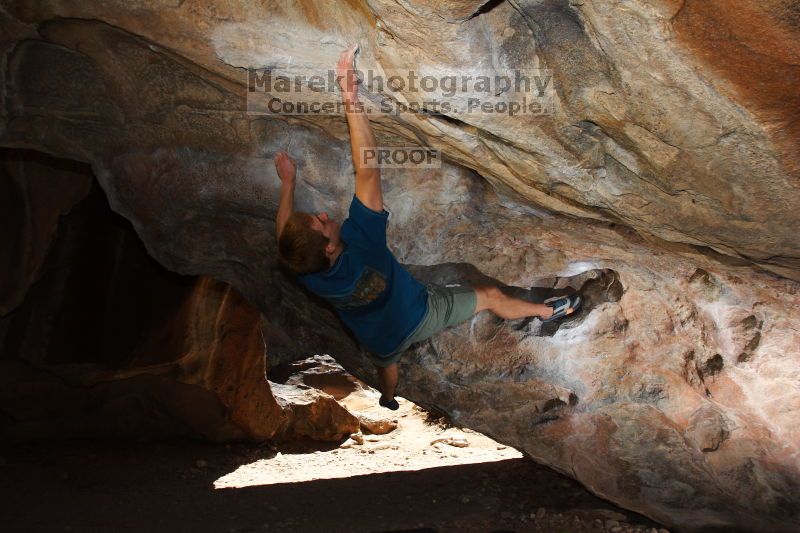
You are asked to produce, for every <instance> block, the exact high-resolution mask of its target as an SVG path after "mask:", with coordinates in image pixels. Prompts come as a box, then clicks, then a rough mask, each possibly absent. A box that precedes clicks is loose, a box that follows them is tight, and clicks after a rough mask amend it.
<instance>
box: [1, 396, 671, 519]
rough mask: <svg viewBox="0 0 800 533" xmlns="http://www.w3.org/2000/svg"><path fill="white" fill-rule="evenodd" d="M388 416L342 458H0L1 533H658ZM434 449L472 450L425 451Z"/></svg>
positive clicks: (311, 453) (550, 478) (125, 451)
mask: <svg viewBox="0 0 800 533" xmlns="http://www.w3.org/2000/svg"><path fill="white" fill-rule="evenodd" d="M363 409H365V410H368V409H370V408H369V407H366V406H364V407H363ZM377 409H379V408H377ZM381 411H384V410H381ZM381 411H377V412H381ZM381 414H383V413H381ZM396 417H397V420H398V423H399V425H398V428H397V429H396V430H395V431H394V432H392V433H389V434H387V435H382V436H373V437H372V438H371V437H370V435H364V438H365V440H364V444H363V445H353V446H352V447H350V448H337V447H336V445H335V444H332V445H326V446H320V445H319V443H313V442H298V443H293V444H291V445H286V446H281V447H279V448H273V447H270V446H256V445H246V444H235V445H213V444H207V443H197V442H189V441H172V442H161V443H150V444H123V443H119V442H70V443H65V444H57V443H52V444H38V445H26V446H15V447H8V446H6V447H0V479H2V488H1V489H0V490H1V491H2V492H1V493H0V516H2V528H0V529H1V530H2V531H8V532H23V531H31V532H60V531H65V532H84V531H92V532H109V531H123V532H128V531H130V532H139V531H141V532H151V531H156V532H161V531H164V532H177V531H198V532H205V531H214V532H217V531H219V532H256V531H274V532H314V533H318V532H333V533H335V532H342V533H344V532H347V533H351V532H390V531H391V532H401V531H406V532H411V531H417V532H420V533H422V532H442V533H445V532H446V533H449V532H462V531H463V532H490V531H491V532H500V531H517V532H520V533H522V532H534V531H535V532H554V533H562V532H570V533H571V532H575V533H579V532H600V531H611V532H614V533H616V532H622V531H642V532H648V533H653V532H657V531H659V529H658V528H659V526H658V525H657V524H654V523H652V522H649V521H648V520H647V519H645V518H643V517H641V516H638V515H635V514H633V513H629V512H626V511H622V510H621V509H618V508H615V507H614V506H612V505H610V504H609V503H607V502H605V501H603V500H600V499H597V498H595V497H594V496H592V495H591V494H589V493H588V492H587V491H585V490H584V489H583V488H582V487H581V486H580V485H578V484H577V483H575V482H573V481H571V480H570V479H568V478H565V477H563V476H560V475H558V474H556V473H555V472H553V471H551V470H549V469H547V468H545V467H542V466H539V465H537V464H536V463H534V462H532V461H529V460H527V459H524V458H522V457H520V455H519V454H518V452H516V451H515V450H512V449H509V448H505V447H503V446H501V445H498V444H497V443H495V442H494V441H492V440H491V439H489V438H487V437H485V436H483V435H479V434H476V433H473V432H470V431H463V430H459V429H456V428H452V427H447V425H446V424H442V423H440V422H439V421H431V420H430V419H429V418H428V417H427V415H426V413H424V412H423V411H421V410H419V409H418V408H416V407H415V406H413V405H412V404H410V403H408V402H402V407H401V410H400V411H398V412H397V414H396ZM440 438H445V439H446V438H455V439H461V440H458V441H452V442H456V443H461V444H463V442H464V441H466V442H467V443H468V446H467V447H458V446H452V445H449V444H444V443H439V444H434V445H431V442H433V441H435V440H437V439H440ZM480 461H484V462H480ZM486 461H488V462H486ZM660 531H661V532H662V533H663V532H664V531H665V530H663V529H662V530H660Z"/></svg>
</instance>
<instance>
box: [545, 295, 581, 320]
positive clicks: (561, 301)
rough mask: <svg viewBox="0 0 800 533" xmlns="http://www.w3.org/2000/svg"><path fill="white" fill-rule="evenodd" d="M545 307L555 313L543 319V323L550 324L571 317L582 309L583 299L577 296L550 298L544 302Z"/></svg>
mask: <svg viewBox="0 0 800 533" xmlns="http://www.w3.org/2000/svg"><path fill="white" fill-rule="evenodd" d="M544 303H545V305H547V306H549V307H552V308H553V312H552V314H551V315H550V316H549V317H547V318H542V322H550V321H552V320H556V319H558V318H561V317H565V316H567V315H571V314H572V313H574V312H575V311H577V310H578V309H580V307H581V297H580V296H579V295H577V294H573V295H571V296H562V297H560V298H549V299H547V300H545V301H544Z"/></svg>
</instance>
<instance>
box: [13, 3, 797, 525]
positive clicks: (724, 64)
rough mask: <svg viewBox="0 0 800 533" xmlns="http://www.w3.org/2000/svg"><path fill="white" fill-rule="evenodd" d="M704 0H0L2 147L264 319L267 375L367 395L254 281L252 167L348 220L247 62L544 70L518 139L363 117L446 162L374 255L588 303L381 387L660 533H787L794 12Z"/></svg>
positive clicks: (330, 328) (440, 275)
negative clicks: (313, 361)
mask: <svg viewBox="0 0 800 533" xmlns="http://www.w3.org/2000/svg"><path fill="white" fill-rule="evenodd" d="M722 4H723V3H721V2H700V1H697V0H687V1H684V2H673V1H671V0H659V1H656V2H645V1H644V0H595V1H584V2H567V1H566V0H543V1H533V0H513V1H509V2H488V3H485V2H480V1H475V2H470V1H458V2H455V1H452V2H428V1H421V0H409V1H404V2H401V3H396V2H390V1H384V0H366V1H364V2H359V1H353V2H347V3H342V2H314V3H311V2H297V3H295V4H289V3H278V2H276V3H274V4H269V5H263V4H249V3H244V2H242V3H238V2H219V1H216V0H206V1H204V2H195V3H177V4H163V5H159V6H158V7H148V6H145V5H143V4H139V3H136V4H130V3H127V2H104V3H96V4H87V3H82V2H73V1H60V2H41V3H37V4H35V5H28V4H24V3H16V2H5V3H3V4H2V5H3V8H2V9H1V10H0V22H1V23H2V27H3V35H4V36H6V37H5V38H4V40H3V41H2V43H0V46H2V47H3V51H4V55H3V69H2V72H3V80H2V83H3V87H4V91H3V94H2V111H0V113H2V115H0V116H2V123H0V144H2V145H4V146H17V147H21V146H24V147H32V148H36V149H38V150H41V151H45V152H47V153H51V154H54V155H58V156H61V157H68V158H71V159H75V160H79V161H84V162H88V163H90V164H91V165H92V168H93V169H94V172H95V173H96V175H97V176H98V177H99V179H100V182H101V184H102V186H103V189H104V190H105V192H106V194H107V195H108V197H109V200H110V202H111V204H112V206H113V208H114V209H115V210H117V211H118V212H119V213H121V214H123V215H124V216H125V217H126V218H128V219H129V220H131V221H132V223H133V224H134V227H135V228H136V230H137V232H138V233H139V235H140V236H141V237H142V239H143V240H144V242H145V243H146V245H147V247H148V251H149V252H150V253H151V254H152V255H153V256H154V257H155V258H156V259H158V260H159V261H160V262H161V263H162V264H164V265H165V266H167V267H168V268H170V269H172V270H175V271H178V272H181V273H191V274H202V275H206V276H211V277H213V278H216V279H218V280H221V281H224V282H227V283H230V284H231V285H233V286H234V287H235V288H236V289H237V290H238V291H239V292H240V293H241V294H244V295H246V297H247V299H248V300H249V301H251V302H254V303H256V304H257V305H258V307H259V310H260V311H261V312H262V315H263V318H264V320H263V323H262V326H261V327H262V335H263V338H264V341H265V343H266V346H267V358H268V362H269V364H270V365H272V364H275V363H278V362H280V361H288V360H291V359H293V358H295V357H299V356H303V357H306V356H308V355H309V354H314V353H330V354H331V355H333V356H334V357H335V358H336V359H337V360H338V361H339V362H341V363H342V364H343V365H344V366H345V368H347V369H348V370H350V371H352V372H354V373H355V374H356V375H358V376H360V377H364V378H365V379H367V380H374V378H373V375H372V370H371V368H370V366H369V363H368V360H367V359H366V357H365V356H364V354H362V353H360V352H359V350H358V348H357V346H356V344H355V343H354V341H353V340H352V338H351V337H349V336H348V335H347V334H345V333H343V332H342V329H341V325H340V324H339V323H338V321H337V320H336V319H335V317H334V315H333V314H332V313H331V311H330V310H329V309H327V308H326V307H324V306H322V305H321V304H320V302H318V301H316V300H314V299H312V298H309V296H308V295H307V294H305V293H304V292H303V291H301V290H300V289H299V288H298V287H297V286H296V285H295V284H293V283H292V281H291V280H289V279H288V278H287V277H286V276H285V275H283V274H282V273H280V272H279V271H278V270H277V269H276V268H275V267H276V261H275V247H274V223H273V220H274V216H275V210H276V207H277V193H278V181H277V178H276V176H275V174H274V171H273V169H272V162H271V157H272V155H273V154H274V153H275V152H276V151H278V150H280V149H288V150H289V151H290V153H291V154H292V155H293V156H294V157H295V158H296V159H297V160H298V164H299V169H300V170H299V172H300V183H299V184H298V191H297V197H298V203H299V208H301V209H304V210H324V211H328V212H329V213H331V215H335V216H339V217H343V216H344V215H345V213H346V210H347V206H348V201H349V198H350V197H351V195H352V192H353V186H352V165H351V162H350V160H349V147H348V144H347V136H346V128H345V125H344V121H343V120H342V118H341V117H338V116H327V117H308V116H299V117H287V116H282V117H275V116H264V115H253V114H248V113H247V112H246V111H245V109H246V81H247V80H246V76H245V74H244V72H243V71H242V69H243V68H263V67H271V68H272V69H273V72H274V73H275V74H281V73H284V74H291V73H292V72H293V69H296V68H297V65H298V64H302V65H303V66H304V68H309V65H310V66H311V67H315V68H319V69H320V71H323V72H324V71H325V70H326V69H328V68H330V67H331V65H332V64H333V61H334V59H335V57H336V55H337V52H338V51H339V49H340V48H342V47H343V45H344V44H345V43H347V42H349V41H351V40H354V39H358V40H359V42H360V43H361V47H362V48H361V50H362V51H361V55H360V56H359V59H358V61H359V66H360V67H362V68H382V69H385V70H391V69H402V68H409V67H410V66H412V67H413V68H419V69H421V70H422V71H425V72H432V73H441V72H451V71H459V70H461V71H468V70H469V69H471V68H478V69H483V70H496V71H497V72H504V71H506V70H507V69H511V68H547V69H550V70H551V71H552V73H553V83H554V91H555V102H554V107H553V112H552V113H551V114H549V115H545V116H542V117H540V116H520V117H512V118H509V117H502V116H487V115H474V116H473V115H469V116H464V115H462V116H457V117H456V116H440V115H430V114H421V115H411V114H403V115H399V116H394V115H388V116H387V115H378V116H376V117H375V119H374V123H375V128H376V133H377V136H378V138H379V142H381V143H383V144H388V145H408V144H410V143H413V144H417V143H423V144H426V145H429V146H433V147H436V148H440V149H442V150H443V152H444V154H445V155H446V157H447V161H448V162H447V163H446V164H445V165H444V166H443V167H442V168H441V169H438V170H429V171H415V172H405V171H397V170H388V171H386V172H384V177H385V197H386V203H387V205H388V206H389V207H390V208H391V209H392V211H393V218H392V222H391V224H390V242H391V246H392V248H393V250H394V251H395V252H396V253H397V255H398V257H399V258H400V259H401V261H403V262H405V263H407V264H409V265H414V267H413V271H414V273H415V274H416V275H417V276H418V277H420V278H421V279H424V280H426V281H432V282H447V283H455V282H461V283H470V282H475V281H478V280H481V281H491V282H496V283H498V284H501V285H504V286H505V287H506V290H508V291H509V292H514V293H516V294H519V295H520V296H523V297H530V298H536V299H538V298H541V297H544V296H547V295H550V294H555V293H558V292H559V291H564V290H568V289H570V288H580V289H582V290H583V291H584V292H585V294H586V295H587V300H588V303H587V306H586V308H585V309H584V310H583V311H582V312H581V313H580V314H579V315H578V316H576V317H574V318H571V319H569V320H567V321H565V322H563V323H561V324H556V325H552V324H551V325H547V326H542V325H541V324H539V323H538V322H537V321H519V322H516V323H504V322H498V321H496V320H494V319H493V318H492V317H490V316H479V317H477V318H475V319H474V320H472V321H470V322H469V323H467V324H463V325H461V326H459V327H456V328H453V329H452V330H449V331H447V332H445V333H443V334H441V335H439V336H437V337H436V338H434V339H433V340H431V341H430V342H426V343H423V344H422V345H421V346H416V347H414V348H413V350H412V351H411V352H410V353H409V354H408V355H407V356H406V357H405V358H404V359H403V362H402V372H403V379H402V382H401V386H400V392H401V394H403V395H404V396H406V397H408V398H409V399H411V400H413V401H415V402H417V403H421V404H423V405H427V406H429V407H433V408H436V409H439V410H442V411H445V412H447V413H448V414H449V415H450V416H451V418H452V419H453V420H455V421H456V422H457V423H458V424H461V425H464V426H468V427H471V428H473V429H476V430H480V431H482V432H485V433H487V434H489V435H491V436H492V437H494V438H496V439H497V440H499V441H502V442H504V443H507V444H510V445H513V446H515V447H517V448H519V449H521V450H523V451H525V453H527V454H528V455H530V456H531V457H533V458H535V459H536V460H538V461H541V462H543V463H546V464H549V465H551V466H553V467H554V468H556V469H558V470H559V471H561V472H564V473H567V474H569V475H571V476H573V477H575V478H576V479H578V480H580V481H581V482H582V483H584V484H585V485H586V486H587V487H589V488H590V489H591V490H592V491H594V492H595V493H597V494H599V495H601V496H603V497H606V498H608V499H610V500H612V501H614V502H616V503H618V504H620V505H623V506H625V507H628V508H631V509H635V510H637V511H639V512H642V513H644V514H647V515H649V516H651V517H653V518H655V519H657V520H659V521H662V522H664V523H666V524H668V525H671V526H675V527H679V528H681V529H683V530H686V531H695V530H696V531H699V530H708V529H709V528H715V527H716V528H719V529H720V530H726V531H727V530H731V529H733V528H742V529H749V530H759V531H793V530H794V529H795V526H796V524H797V523H798V521H800V511H799V509H800V499H799V497H798V494H800V491H799V490H798V489H800V471H799V470H800V462H799V461H800V450H799V449H798V443H800V425H798V423H797V419H798V416H797V415H798V411H800V374H799V373H798V368H800V349H798V346H800V336H799V334H798V330H800V327H799V324H800V315H798V309H800V295H799V294H798V285H797V282H796V281H792V280H797V279H800V274H798V272H800V269H799V267H800V263H799V262H798V261H799V260H800V238H798V234H797V232H796V230H795V227H796V226H797V223H798V215H797V213H798V208H800V195H798V187H799V185H800V181H798V177H800V170H799V169H798V161H797V151H796V147H797V140H798V139H797V94H796V93H797V91H796V87H797V86H798V75H799V74H798V72H800V67H798V66H797V65H798V63H797V57H796V55H797V50H798V46H797V39H798V31H797V22H796V21H797V18H796V16H787V14H788V15H791V14H792V13H795V11H792V9H793V8H792V5H791V3H789V2H785V1H782V0H769V1H766V2H759V3H753V2H750V3H747V2H744V1H742V2H739V1H736V2H731V3H727V2H726V3H724V6H723V5H722ZM732 4H733V5H734V6H735V8H732V7H730V6H731V5H732ZM740 61H741V63H740ZM739 65H745V66H751V67H752V68H751V69H750V70H749V71H748V72H750V74H749V75H748V74H747V72H742V69H740V68H739ZM745 70H747V69H745ZM53 88H57V90H56V89H53ZM363 91H364V92H363V94H364V97H365V98H366V99H369V100H370V101H373V100H374V101H379V99H380V98H381V97H388V98H392V99H402V100H404V101H413V100H414V99H415V98H417V97H418V95H414V94H399V95H398V94H397V93H391V94H379V93H378V91H377V90H376V88H375V87H364V88H363ZM466 96H468V95H466ZM329 98H330V101H334V100H335V99H336V98H337V95H336V94H331V95H329ZM765 270H767V271H771V273H770V272H765ZM776 273H777V274H780V276H781V277H779V276H776V275H775V274H776ZM206 361H207V364H211V365H212V366H213V364H214V358H213V357H212V358H211V359H208V360H206ZM238 365H239V363H236V364H234V367H236V368H225V369H223V370H221V372H222V373H221V374H220V375H225V376H229V377H227V378H225V379H224V380H223V381H231V382H232V381H236V380H237V379H239V378H238V376H243V375H244V374H245V373H247V372H248V370H247V366H246V365H245V364H244V363H241V365H242V366H238ZM250 371H252V372H254V370H250ZM238 372H243V373H238ZM237 373H238V374H237ZM373 382H374V381H373ZM241 401H242V405H246V404H247V400H246V399H242V400H241ZM248 416H249V415H248Z"/></svg>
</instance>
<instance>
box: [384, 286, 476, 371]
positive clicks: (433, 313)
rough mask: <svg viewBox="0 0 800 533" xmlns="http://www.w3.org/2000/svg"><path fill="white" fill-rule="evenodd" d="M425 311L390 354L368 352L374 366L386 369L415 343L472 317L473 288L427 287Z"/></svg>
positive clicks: (474, 295) (473, 307)
mask: <svg viewBox="0 0 800 533" xmlns="http://www.w3.org/2000/svg"><path fill="white" fill-rule="evenodd" d="M427 290H428V310H427V311H425V314H424V315H423V317H422V320H421V321H420V323H419V325H418V326H417V327H416V328H415V329H414V331H412V332H411V333H410V334H409V335H408V337H406V338H405V340H403V342H401V343H400V346H399V347H398V348H397V349H396V350H395V351H394V352H392V353H391V354H389V355H385V356H383V357H381V356H379V355H376V354H372V353H370V357H371V358H372V362H373V363H374V364H375V366H380V367H387V366H390V365H393V364H394V363H396V362H397V361H398V359H400V356H401V355H403V352H404V351H406V350H407V349H408V347H409V346H411V345H412V344H414V343H415V342H420V341H424V340H425V339H427V338H429V337H432V336H433V335H435V334H436V333H438V332H440V331H442V330H443V329H444V328H446V327H448V326H452V325H454V324H459V323H461V322H464V321H465V320H467V319H469V318H471V317H472V315H474V314H475V308H476V307H477V305H478V295H477V294H476V293H475V289H473V288H472V287H459V286H457V287H442V286H441V285H428V286H427Z"/></svg>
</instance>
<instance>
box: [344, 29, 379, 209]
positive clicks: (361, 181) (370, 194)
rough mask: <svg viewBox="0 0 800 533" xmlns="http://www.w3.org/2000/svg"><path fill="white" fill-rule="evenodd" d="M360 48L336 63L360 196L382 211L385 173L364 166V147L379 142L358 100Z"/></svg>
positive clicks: (345, 54) (364, 201)
mask: <svg viewBox="0 0 800 533" xmlns="http://www.w3.org/2000/svg"><path fill="white" fill-rule="evenodd" d="M357 49H358V45H357V44H354V45H353V46H351V47H350V48H348V49H347V50H345V51H344V52H342V55H341V56H340V57H339V63H338V64H337V65H336V74H337V78H338V81H339V88H340V89H341V90H342V100H343V101H344V104H345V110H346V111H345V114H346V116H347V127H348V129H349V130H350V150H351V154H352V156H353V166H354V167H355V169H356V197H357V198H358V199H359V200H361V203H362V204H364V205H365V206H367V207H368V208H370V209H372V210H373V211H382V210H383V194H382V193H381V173H380V171H379V170H378V169H377V168H368V167H366V166H365V165H364V148H375V147H376V145H377V143H376V142H375V135H373V133H372V126H370V123H369V118H367V114H366V113H365V112H364V108H363V107H362V106H361V105H360V102H359V100H358V85H357V84H356V77H355V73H354V72H353V67H354V65H353V60H354V57H355V53H356V50H357Z"/></svg>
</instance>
